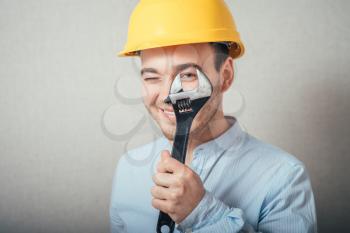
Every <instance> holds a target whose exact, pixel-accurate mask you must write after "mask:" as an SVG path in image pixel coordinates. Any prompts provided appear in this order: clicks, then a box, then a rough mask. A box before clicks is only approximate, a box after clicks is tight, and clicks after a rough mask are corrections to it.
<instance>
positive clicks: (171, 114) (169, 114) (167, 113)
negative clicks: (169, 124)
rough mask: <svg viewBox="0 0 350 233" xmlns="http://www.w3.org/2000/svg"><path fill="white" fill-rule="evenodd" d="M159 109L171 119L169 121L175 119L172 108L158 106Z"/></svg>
mask: <svg viewBox="0 0 350 233" xmlns="http://www.w3.org/2000/svg"><path fill="white" fill-rule="evenodd" d="M159 110H160V112H161V114H163V115H164V116H165V117H167V118H168V119H169V120H171V121H174V120H175V113H174V111H173V110H172V109H164V108H159Z"/></svg>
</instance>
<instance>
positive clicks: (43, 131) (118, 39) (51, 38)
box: [0, 0, 350, 233]
mask: <svg viewBox="0 0 350 233" xmlns="http://www.w3.org/2000/svg"><path fill="white" fill-rule="evenodd" d="M226 2H227V3H228V4H229V6H230V8H231V9H232V12H233V14H234V17H235V20H236V24H237V26H238V29H239V31H240V33H241V36H242V39H243V41H244V43H245V45H246V48H247V50H246V54H245V56H244V57H243V58H242V59H239V60H237V62H236V63H235V68H236V80H235V82H234V85H233V87H232V89H231V90H230V91H229V92H228V93H227V95H226V96H227V97H226V98H225V109H226V112H227V113H231V114H234V115H236V116H237V118H238V119H239V120H240V122H241V124H242V125H243V126H244V127H245V129H246V130H247V131H248V132H249V133H251V134H253V135H255V136H257V137H259V138H261V139H262V140H264V141H266V142H269V143H272V144H275V145H277V146H280V147H282V148H283V149H285V150H287V151H289V152H290V153H292V154H294V155H295V156H297V157H298V158H299V159H301V160H302V161H303V162H304V163H305V164H306V166H307V168H308V170H309V173H310V176H311V180H312V186H313V189H314V193H315V197H316V202H317V214H318V225H319V232H349V231H350V226H349V219H350V214H349V211H350V205H349V196H350V190H349V189H350V188H349V187H350V185H349V182H348V177H349V170H350V168H349V167H348V166H349V162H350V160H349V152H350V149H349V148H350V146H349V145H350V126H349V123H348V121H349V120H350V108H349V107H350V106H349V100H350V79H349V78H350V77H349V74H348V72H349V71H350V67H349V60H350V43H349V41H350V20H349V19H350V17H349V14H348V12H350V1H347V0H344V1H340V0H332V1H331V0H308V1H305V0H295V1H290V0H288V1H287V0H268V1H246V0H245V1H243V0H242V1H226ZM135 4H136V1H135V0H133V1H130V0H123V1H121V0H119V1H118V0H114V1H107V0H105V1H98V2H97V1H92V0H90V1H88V0H75V1H73V0H50V1H49V0H35V1H34V0H28V1H25V0H22V1H21V0H0V187H1V188H0V232H6V233H7V232H108V231H109V223H108V205H109V195H110V191H111V182H112V177H113V173H114V169H115V167H116V164H117V161H118V159H119V157H120V155H121V154H122V153H123V152H124V151H125V150H127V149H130V148H133V147H135V146H138V145H141V144H143V143H145V142H147V141H150V140H152V138H154V137H155V136H157V135H159V132H158V131H157V130H156V129H154V127H153V126H152V121H150V119H149V117H148V116H147V113H146V111H145V109H144V107H143V106H142V102H141V101H140V99H139V98H140V97H141V96H140V92H139V83H138V81H137V78H138V69H139V65H140V64H139V61H138V60H135V59H128V58H125V59H122V58H117V57H116V53H117V52H118V51H119V50H121V49H122V47H123V46H124V42H125V39H126V32H127V23H128V17H129V14H130V12H131V10H132V9H133V7H134V6H135ZM135 125H136V126H137V127H136V129H140V130H139V131H138V133H135V132H134V131H132V128H134V127H135Z"/></svg>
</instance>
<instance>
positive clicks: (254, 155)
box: [241, 133, 304, 170]
mask: <svg viewBox="0 0 350 233" xmlns="http://www.w3.org/2000/svg"><path fill="white" fill-rule="evenodd" d="M246 135H247V137H246V140H245V143H244V144H245V145H244V147H243V148H242V151H241V153H242V155H243V156H245V157H247V159H251V160H254V161H255V163H256V165H257V166H262V167H265V168H268V167H279V168H284V169H286V170H290V169H292V168H293V167H304V164H303V162H302V161H301V160H299V159H298V158H297V157H296V156H295V155H293V154H291V153H290V152H287V151H286V150H284V149H282V148H281V147H279V146H276V145H273V144H271V143H268V142H266V141H264V140H262V139H259V138H257V137H255V136H253V135H251V134H248V133H247V134H246Z"/></svg>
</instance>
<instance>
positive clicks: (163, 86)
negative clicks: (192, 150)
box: [140, 43, 222, 141]
mask: <svg viewBox="0 0 350 233" xmlns="http://www.w3.org/2000/svg"><path fill="white" fill-rule="evenodd" d="M140 58H141V67H142V68H141V79H142V87H143V88H142V94H143V102H144V105H145V107H146V108H147V110H148V112H149V113H150V114H151V116H152V118H153V119H154V120H155V121H156V122H157V124H158V125H159V127H160V129H161V130H162V132H163V134H164V136H166V137H167V138H168V139H169V140H171V141H172V140H173V138H174V135H175V131H176V119H175V114H174V112H173V107H172V105H171V104H166V103H164V100H165V99H166V98H167V96H168V95H169V90H170V87H171V84H172V81H173V80H174V78H175V76H176V75H177V74H178V73H180V74H181V75H183V76H185V77H187V78H190V77H191V76H193V75H195V76H196V68H195V67H194V66H193V64H195V65H197V66H199V67H201V69H202V71H203V72H204V73H205V74H206V75H207V77H208V78H209V80H210V82H211V83H212V85H213V93H212V96H211V98H210V99H209V101H208V102H207V103H206V104H205V105H204V107H203V108H202V109H201V111H200V112H199V113H198V114H197V116H196V118H195V119H194V121H193V123H192V127H191V135H192V136H196V135H199V133H203V132H206V130H208V125H209V124H208V123H210V122H211V121H212V120H213V119H215V114H216V113H217V111H218V110H220V109H221V102H222V91H221V85H222V82H221V80H220V75H219V73H218V72H217V71H216V69H215V66H214V58H215V57H214V51H213V49H212V48H211V47H210V45H209V44H207V43H200V44H191V45H179V46H169V47H162V48H154V49H146V50H143V51H142V52H141V55H140ZM203 130H204V131H203Z"/></svg>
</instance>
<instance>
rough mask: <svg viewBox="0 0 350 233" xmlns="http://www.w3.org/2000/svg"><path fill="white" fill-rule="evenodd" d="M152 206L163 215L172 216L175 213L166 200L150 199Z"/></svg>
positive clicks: (173, 207) (171, 205)
mask: <svg viewBox="0 0 350 233" xmlns="http://www.w3.org/2000/svg"><path fill="white" fill-rule="evenodd" d="M152 206H153V207H154V208H156V209H159V210H161V211H163V212H164V213H167V214H174V213H175V206H174V205H173V204H171V203H170V202H169V201H167V200H161V199H157V198H153V199H152Z"/></svg>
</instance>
